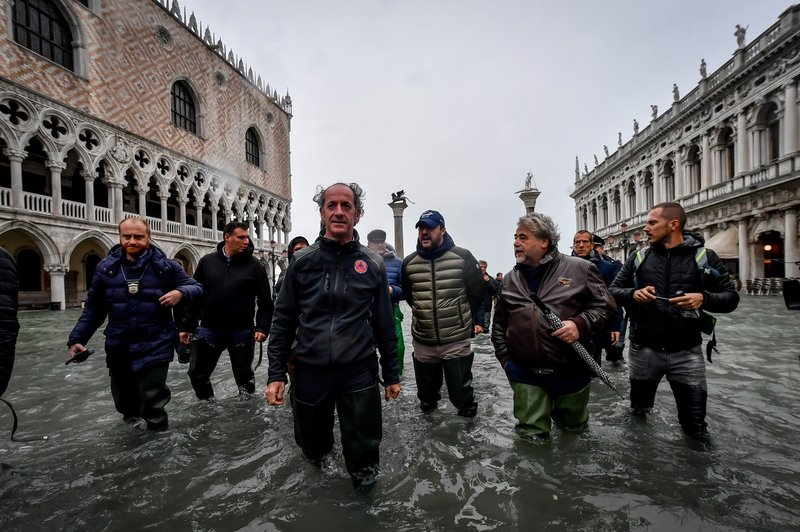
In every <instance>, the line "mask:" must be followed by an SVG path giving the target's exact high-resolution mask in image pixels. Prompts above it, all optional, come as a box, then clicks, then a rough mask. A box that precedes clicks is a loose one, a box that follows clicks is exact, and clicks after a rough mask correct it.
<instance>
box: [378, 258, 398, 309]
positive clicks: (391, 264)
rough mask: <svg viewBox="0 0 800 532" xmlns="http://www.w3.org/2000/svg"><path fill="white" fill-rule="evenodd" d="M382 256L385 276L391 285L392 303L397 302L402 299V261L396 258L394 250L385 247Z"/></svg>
mask: <svg viewBox="0 0 800 532" xmlns="http://www.w3.org/2000/svg"><path fill="white" fill-rule="evenodd" d="M381 256H382V257H383V264H384V266H386V277H387V279H388V280H389V286H391V287H392V296H391V297H392V303H399V302H400V301H402V300H403V287H402V286H401V284H402V281H401V278H400V275H401V273H402V271H403V261H402V260H400V259H398V258H397V255H395V253H394V251H392V250H391V249H387V250H386V252H385V253H384V254H383V255H381Z"/></svg>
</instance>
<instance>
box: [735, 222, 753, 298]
mask: <svg viewBox="0 0 800 532" xmlns="http://www.w3.org/2000/svg"><path fill="white" fill-rule="evenodd" d="M738 229H739V279H741V281H742V284H744V283H745V282H746V281H747V280H748V279H751V278H752V277H753V271H752V270H751V269H750V262H751V257H750V242H748V237H747V219H746V218H742V219H741V220H739V227H738Z"/></svg>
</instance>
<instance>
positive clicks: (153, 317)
mask: <svg viewBox="0 0 800 532" xmlns="http://www.w3.org/2000/svg"><path fill="white" fill-rule="evenodd" d="M126 278H127V281H126ZM136 279H138V280H139V287H138V292H137V293H136V294H131V293H130V292H129V290H128V281H131V280H136ZM175 289H177V290H180V292H181V294H183V299H182V300H186V301H191V300H193V299H197V298H199V297H200V296H202V295H203V287H202V286H200V283H198V282H197V281H195V280H194V279H192V278H191V277H189V276H188V275H187V274H186V272H185V271H184V270H183V268H182V267H181V265H180V264H179V263H177V262H176V261H174V260H171V259H168V258H167V256H166V255H164V252H163V251H161V250H160V249H159V248H158V247H156V246H154V245H150V248H149V249H148V250H147V252H145V253H143V254H142V255H141V256H139V257H138V258H137V259H136V260H135V261H133V262H131V261H130V260H128V258H127V256H126V255H125V251H124V250H123V249H122V247H121V246H120V245H119V244H117V245H116V246H114V247H113V248H111V251H109V253H108V256H107V257H106V258H104V259H103V260H101V261H100V263H99V264H98V265H97V269H96V270H95V273H94V278H93V279H92V284H91V286H90V288H89V293H88V294H87V296H86V304H85V305H84V309H83V312H82V313H81V317H80V318H79V319H78V323H76V324H75V327H74V328H73V329H72V332H71V333H70V335H69V341H68V342H67V345H68V346H71V345H73V344H78V343H79V344H83V345H86V344H88V342H89V339H90V338H91V337H92V335H93V334H94V333H95V331H97V329H98V328H99V327H100V325H102V324H103V321H105V319H106V316H108V325H106V329H105V331H104V334H105V336H106V364H107V365H108V366H109V367H112V366H125V365H127V366H129V367H130V368H131V369H132V370H133V371H139V370H140V369H142V368H143V367H145V366H147V365H149V364H152V363H155V362H165V361H166V362H168V361H170V360H172V357H173V354H174V349H175V345H176V344H177V342H178V333H177V330H176V328H175V323H174V322H173V319H172V309H170V308H169V307H165V306H163V305H161V303H159V301H158V300H159V298H160V297H161V296H163V295H164V294H166V293H167V292H170V291H172V290H175Z"/></svg>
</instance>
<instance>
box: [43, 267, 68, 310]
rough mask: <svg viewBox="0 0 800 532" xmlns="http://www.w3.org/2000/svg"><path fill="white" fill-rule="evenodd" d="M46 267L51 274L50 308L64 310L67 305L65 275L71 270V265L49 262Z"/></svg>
mask: <svg viewBox="0 0 800 532" xmlns="http://www.w3.org/2000/svg"><path fill="white" fill-rule="evenodd" d="M44 269H45V270H46V271H47V273H49V274H50V310H64V309H65V308H66V306H67V301H66V290H65V288H64V276H65V275H66V273H67V272H68V271H69V266H67V265H66V264H48V265H46V266H45V268H44Z"/></svg>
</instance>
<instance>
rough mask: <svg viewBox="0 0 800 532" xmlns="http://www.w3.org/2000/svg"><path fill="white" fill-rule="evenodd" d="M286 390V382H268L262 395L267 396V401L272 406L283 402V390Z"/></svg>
mask: <svg viewBox="0 0 800 532" xmlns="http://www.w3.org/2000/svg"><path fill="white" fill-rule="evenodd" d="M285 391H286V383H285V382H282V381H275V382H271V383H269V386H267V389H266V390H264V395H265V396H266V397H267V403H269V404H271V405H272V406H278V405H282V404H283V392H285Z"/></svg>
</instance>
